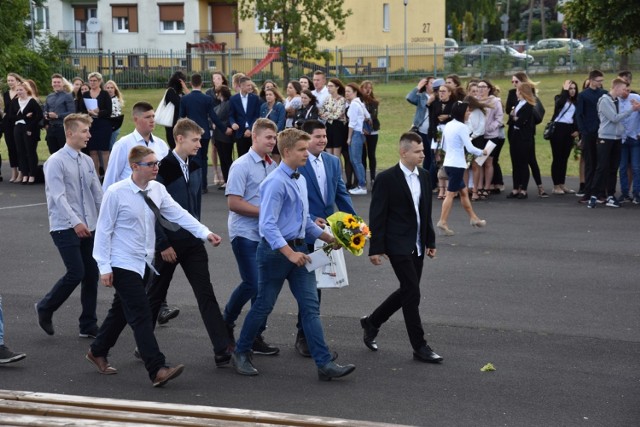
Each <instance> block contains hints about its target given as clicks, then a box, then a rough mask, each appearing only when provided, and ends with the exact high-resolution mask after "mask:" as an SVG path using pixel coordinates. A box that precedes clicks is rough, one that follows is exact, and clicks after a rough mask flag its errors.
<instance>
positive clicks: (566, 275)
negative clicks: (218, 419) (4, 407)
mask: <svg viewBox="0 0 640 427" xmlns="http://www.w3.org/2000/svg"><path fill="white" fill-rule="evenodd" d="M5 170H8V168H7V169H5ZM5 178H6V177H5ZM544 181H545V186H546V187H547V190H549V189H550V187H551V183H550V180H549V179H548V178H545V179H544ZM569 185H572V186H574V188H575V187H577V183H576V182H575V180H570V181H569ZM508 188H510V187H509V186H508ZM533 190H534V188H530V192H529V194H530V198H529V199H528V200H507V199H506V198H505V194H502V195H497V196H492V197H491V198H490V199H489V200H487V201H481V202H475V203H474V205H473V206H474V208H475V209H476V212H477V213H478V215H479V216H480V217H481V218H483V219H486V220H487V222H488V226H487V227H486V228H484V229H477V228H472V227H471V226H470V225H469V221H468V218H467V217H466V214H465V213H464V211H463V210H462V207H461V206H460V204H459V203H458V202H456V203H455V205H454V209H453V212H452V215H451V218H450V220H449V226H450V227H451V228H452V229H453V230H455V231H456V235H455V236H453V237H438V238H437V248H438V251H437V257H436V258H435V259H433V260H427V261H426V262H425V269H424V274H423V279H422V302H421V306H420V310H421V314H422V319H423V323H424V328H425V331H426V333H427V334H428V335H427V340H428V342H429V344H430V345H431V346H432V347H433V348H434V350H435V351H436V352H437V353H439V354H440V355H442V356H443V357H444V362H443V363H442V364H441V365H430V364H422V363H419V362H416V361H414V360H412V351H411V347H410V345H409V341H408V337H407V334H406V331H405V328H404V323H403V320H402V315H401V313H397V314H396V315H395V316H393V317H392V318H391V319H390V321H389V322H387V324H385V325H383V327H382V329H381V332H380V334H379V336H378V344H379V346H380V350H379V351H378V352H371V351H369V350H368V349H367V348H366V347H365V346H364V344H363V342H362V329H361V328H360V324H359V321H358V319H359V318H360V317H361V316H363V315H366V314H369V313H370V312H371V311H372V310H373V308H375V307H376V306H377V305H378V304H379V303H380V302H381V301H382V300H383V299H384V298H386V296H387V295H388V294H389V293H390V292H392V290H394V289H395V288H396V287H397V282H396V279H395V276H394V274H393V271H392V269H391V267H390V265H389V263H388V262H385V264H384V265H383V266H381V267H374V266H373V265H371V264H370V263H369V261H368V258H367V257H366V256H362V257H354V256H351V255H350V254H347V264H348V268H349V279H350V285H349V286H348V287H346V288H344V289H340V290H326V291H324V292H323V299H322V307H321V312H322V321H323V324H324V332H325V337H326V340H327V342H328V344H329V346H330V347H331V349H332V350H335V351H337V352H338V353H339V358H338V362H342V363H354V364H355V365H356V366H357V369H356V371H355V372H354V373H353V374H352V375H350V376H348V377H346V378H343V379H339V380H335V381H332V382H322V381H319V380H318V379H317V375H316V369H315V366H314V364H313V362H312V361H311V360H309V359H304V358H302V357H300V356H298V355H297V353H296V352H295V349H294V341H295V333H296V331H295V323H296V313H297V307H296V304H295V301H294V299H293V298H292V296H291V293H290V292H289V291H288V289H286V288H284V289H283V292H282V294H281V296H280V299H279V300H278V303H277V305H276V307H275V309H274V311H273V313H272V315H271V316H270V318H269V327H268V330H267V331H266V334H265V336H266V339H267V341H268V342H270V343H272V344H273V345H277V346H278V347H280V349H281V351H280V354H279V355H278V356H275V357H269V356H255V358H254V363H255V365H256V367H257V369H258V370H259V371H260V375H258V376H257V377H251V378H249V377H241V376H239V375H237V374H236V373H235V372H234V371H233V370H232V369H231V368H222V369H216V368H215V364H214V360H213V353H212V349H211V344H210V343H209V342H208V338H207V335H206V332H205V330H204V326H203V325H202V321H201V319H200V317H199V312H198V309H197V305H196V302H195V298H194V297H193V293H192V291H191V289H190V286H189V285H188V283H187V281H186V280H185V278H184V274H182V272H181V271H180V270H178V273H177V274H176V277H175V278H174V281H173V284H172V287H171V288H170V290H169V302H170V304H171V305H176V306H178V307H179V308H180V310H181V313H180V316H179V317H178V318H176V319H174V320H171V321H170V322H169V324H168V326H166V327H158V329H157V337H158V341H159V343H160V347H161V349H162V351H163V352H164V353H165V354H166V356H167V358H168V360H169V361H170V362H171V363H184V364H185V365H186V368H185V371H184V374H183V375H182V376H181V377H180V378H178V379H176V380H175V381H172V382H170V383H169V384H168V385H167V386H166V387H164V388H160V389H154V388H152V387H151V383H150V381H149V379H148V377H147V373H146V371H145V369H144V367H143V365H142V363H141V362H139V361H137V360H136V359H134V357H133V354H132V352H133V349H134V347H135V344H134V341H133V337H132V333H131V330H130V329H128V328H127V329H126V330H125V331H124V333H123V334H122V336H121V338H120V340H119V341H118V344H117V345H116V346H115V347H114V348H113V349H112V351H111V355H110V362H111V363H112V365H114V366H115V367H117V368H118V370H119V374H118V375H113V376H101V375H99V374H98V373H97V372H96V371H95V369H94V368H93V367H92V366H91V365H90V364H89V363H87V362H86V361H85V360H84V355H85V353H86V351H87V349H88V345H89V343H90V341H89V340H87V339H82V338H79V337H78V327H77V318H78V316H79V314H80V302H79V291H76V292H75V293H74V294H73V295H72V296H71V297H70V298H69V300H68V301H67V302H66V303H65V304H64V305H63V306H62V307H61V308H60V310H58V311H57V312H56V313H55V314H54V317H53V322H54V326H55V330H56V334H55V335H54V336H52V337H50V336H47V335H46V334H45V333H44V332H43V331H42V330H41V329H40V328H39V327H38V325H37V323H36V318H35V314H34V310H33V304H34V302H36V301H38V300H39V299H40V298H42V296H44V294H45V293H46V292H48V291H49V289H50V288H51V287H52V285H53V284H54V283H55V281H57V280H58V278H59V277H60V276H61V275H62V274H63V272H64V267H63V264H62V261H61V259H60V257H59V255H58V252H57V250H56V248H55V246H54V244H53V242H52V240H51V238H50V237H49V235H48V220H47V210H46V204H45V196H44V187H43V185H36V186H22V185H15V184H10V183H8V182H6V181H5V182H3V183H0V238H1V239H2V244H1V245H0V272H1V275H2V276H1V277H0V294H2V297H3V307H4V319H5V341H6V343H7V345H8V346H9V347H10V348H11V349H13V350H20V351H25V352H27V354H28V357H27V358H26V359H25V360H23V361H21V362H18V363H15V364H11V365H3V366H0V389H11V390H23V391H38V392H49V393H62V394H76V395H86V396H99V397H110V398H122V399H132V400H150V401H158V402H171V403H185V404H187V403H188V404H196V405H211V406H219V407H232V408H245V409H257V410H267V411H278V412H289V413H298V414H308V415H321V416H328V417H343V418H347V419H358V420H365V421H367V420H369V421H378V422H387V423H398V424H407V425H421V426H426V425H437V426H497V425H505V426H582V425H584V426H637V425H640V404H639V403H640V369H639V368H640V333H639V331H640V304H639V301H640V288H639V287H638V277H639V274H638V272H639V266H640V242H639V238H640V233H639V232H638V226H639V225H640V206H636V205H631V204H625V205H624V206H623V207H622V208H619V209H614V208H607V207H604V206H602V205H599V206H598V208H596V209H587V208H586V206H585V205H581V204H578V203H576V202H577V200H578V199H577V197H575V196H571V195H565V196H551V197H550V198H548V199H539V198H537V197H536V196H535V191H533ZM369 203H370V196H360V197H356V198H354V204H355V206H356V210H357V211H358V212H359V213H360V214H361V215H362V216H363V217H364V218H365V220H366V219H367V218H368V207H369ZM439 213H440V204H439V201H437V200H436V199H435V198H434V223H435V221H436V220H437V217H438V216H439ZM202 221H203V222H204V223H205V224H207V225H208V226H209V227H210V228H211V229H212V230H213V231H215V232H217V233H218V234H220V235H222V236H223V244H222V245H220V247H218V248H213V247H210V248H209V254H210V269H211V272H212V276H213V282H214V288H215V291H216V295H217V297H218V300H219V301H220V303H221V305H224V304H225V303H226V301H227V300H228V297H229V294H230V292H231V291H232V290H233V289H234V287H235V286H236V285H237V284H238V282H239V274H238V270H237V265H236V263H235V259H234V257H233V254H232V251H231V247H230V245H229V242H228V239H227V236H228V233H227V225H226V221H227V208H226V200H225V197H224V195H223V192H222V191H217V190H216V189H215V187H211V188H210V191H209V193H208V194H206V195H204V196H203V215H202ZM365 253H366V249H365ZM112 296H113V291H112V290H111V289H107V288H103V287H100V290H99V297H98V298H99V301H98V317H99V319H100V320H102V319H104V316H105V314H106V311H107V310H108V308H109V306H110V302H111V299H112ZM489 362H491V363H492V364H493V365H494V366H495V368H496V370H495V371H494V372H481V371H480V368H482V367H483V366H484V365H485V364H486V363H489Z"/></svg>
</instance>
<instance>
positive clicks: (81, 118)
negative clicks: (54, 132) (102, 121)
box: [62, 113, 93, 132]
mask: <svg viewBox="0 0 640 427" xmlns="http://www.w3.org/2000/svg"><path fill="white" fill-rule="evenodd" d="M91 122H93V119H92V118H91V116H90V115H88V114H80V113H73V114H69V115H68V116H67V117H65V118H64V121H63V122H62V123H63V126H64V131H65V132H67V131H75V130H77V129H78V123H83V124H85V125H87V126H89V127H91Z"/></svg>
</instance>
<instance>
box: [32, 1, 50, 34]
mask: <svg viewBox="0 0 640 427" xmlns="http://www.w3.org/2000/svg"><path fill="white" fill-rule="evenodd" d="M33 12H34V15H35V16H34V18H35V21H36V26H37V28H38V30H45V31H47V30H49V29H50V28H49V8H48V7H46V6H37V7H35V8H34V9H33Z"/></svg>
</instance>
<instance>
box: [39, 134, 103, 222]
mask: <svg viewBox="0 0 640 427" xmlns="http://www.w3.org/2000/svg"><path fill="white" fill-rule="evenodd" d="M44 176H45V187H44V191H45V193H46V196H47V208H48V210H49V231H59V230H68V229H70V228H73V227H75V226H76V225H78V224H81V223H82V224H84V225H86V226H87V228H89V230H91V231H93V230H95V229H96V222H97V221H98V212H99V211H100V203H101V202H102V188H101V187H100V180H99V179H98V175H97V174H96V169H95V167H94V165H93V160H91V157H89V156H87V155H86V154H83V153H81V152H78V151H76V150H74V149H73V148H71V147H69V146H68V145H65V146H64V147H62V148H61V149H60V150H58V151H57V152H55V153H54V154H52V155H51V157H49V159H48V160H47V161H46V162H45V163H44Z"/></svg>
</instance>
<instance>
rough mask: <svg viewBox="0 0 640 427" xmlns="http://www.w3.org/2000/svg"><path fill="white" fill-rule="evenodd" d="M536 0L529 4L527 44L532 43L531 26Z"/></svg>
mask: <svg viewBox="0 0 640 427" xmlns="http://www.w3.org/2000/svg"><path fill="white" fill-rule="evenodd" d="M535 1H536V0H531V1H530V2H529V22H528V23H527V44H529V43H531V24H532V21H533V6H534V4H535Z"/></svg>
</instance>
